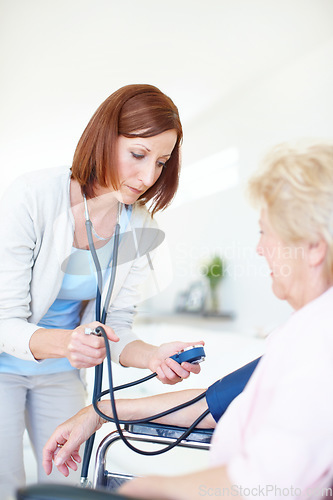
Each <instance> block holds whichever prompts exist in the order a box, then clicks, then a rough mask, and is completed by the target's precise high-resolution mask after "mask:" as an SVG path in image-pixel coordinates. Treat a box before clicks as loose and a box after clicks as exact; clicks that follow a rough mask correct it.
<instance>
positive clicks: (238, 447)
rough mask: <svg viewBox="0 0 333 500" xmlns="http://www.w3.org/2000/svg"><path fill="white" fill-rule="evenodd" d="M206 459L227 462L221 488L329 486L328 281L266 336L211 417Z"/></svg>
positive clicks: (273, 493) (332, 468)
mask: <svg viewBox="0 0 333 500" xmlns="http://www.w3.org/2000/svg"><path fill="white" fill-rule="evenodd" d="M211 464H212V465H213V466H216V465H226V466H227V470H228V475H229V478H230V480H231V482H232V484H233V486H232V488H233V491H231V492H224V495H226V494H228V493H229V495H230V496H232V495H234V496H235V494H236V493H238V494H240V495H242V496H243V498H252V497H260V496H262V497H264V498H275V499H276V498H285V497H287V498H288V499H291V498H307V499H309V498H322V496H324V494H325V493H327V491H326V488H328V487H330V486H332V484H333V288H330V289H329V290H328V291H327V292H325V293H324V294H323V295H321V296H320V297H319V298H317V299H315V300H314V301H312V302H310V303H309V304H307V305H306V306H305V307H303V308H302V309H300V310H298V311H297V312H294V313H293V314H292V316H291V317H290V319H289V320H288V321H287V322H286V323H285V324H284V325H283V326H282V327H280V328H279V329H277V330H275V331H274V332H273V333H272V334H271V335H270V336H269V338H268V340H267V349H266V353H265V355H264V356H263V358H262V359H261V360H260V362H259V364H258V366H257V368H256V369H255V371H254V374H253V376H252V377H251V379H250V381H249V383H248V384H247V386H246V387H245V390H244V391H243V393H242V394H240V396H238V397H237V398H236V399H235V400H234V401H233V403H232V404H231V405H230V406H229V408H228V410H227V411H226V413H225V414H224V415H223V417H222V418H221V420H220V421H219V423H218V425H217V428H216V431H215V433H214V437H213V442H212V449H211ZM328 493H330V492H329V491H328ZM215 494H216V492H215ZM331 496H333V492H332V494H331Z"/></svg>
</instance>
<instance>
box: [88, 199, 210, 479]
mask: <svg viewBox="0 0 333 500" xmlns="http://www.w3.org/2000/svg"><path fill="white" fill-rule="evenodd" d="M83 200H84V207H85V210H84V212H85V226H86V233H87V238H88V244H89V250H90V252H91V255H92V259H93V262H94V266H95V269H96V274H97V291H96V308H95V319H96V321H98V322H100V323H102V324H103V325H104V324H105V321H106V316H107V311H108V308H109V305H110V300H111V296H112V291H113V287H114V282H115V278H116V269H117V262H118V249H119V238H120V222H119V221H120V215H121V211H122V204H121V203H118V210H117V223H116V226H115V230H114V240H113V251H112V265H111V276H110V280H109V285H108V289H107V293H106V296H105V301H104V305H103V310H102V311H101V306H102V290H103V274H102V269H101V265H100V262H99V258H98V256H97V252H96V248H95V244H94V240H93V231H94V229H93V225H92V222H91V220H90V217H89V211H88V204H87V200H86V196H85V195H84V197H83ZM91 333H94V334H95V335H99V336H103V338H104V341H105V348H106V359H107V369H108V379H109V389H107V390H105V391H103V392H102V379H103V363H101V364H100V365H97V366H96V367H95V380H94V389H93V398H92V404H93V407H94V409H95V411H96V413H97V414H98V415H99V416H101V417H102V418H103V419H105V420H107V421H109V422H113V423H114V424H115V425H116V428H117V431H118V433H119V436H120V438H121V439H122V440H123V442H124V443H125V444H126V446H127V447H128V448H130V449H131V450H132V451H134V452H136V453H139V454H141V455H150V456H151V455H160V454H162V453H165V452H167V451H169V450H171V449H172V448H174V447H175V446H177V445H178V444H179V443H180V442H181V441H182V440H183V439H185V438H186V437H187V436H188V435H189V434H190V433H191V432H192V431H193V429H194V428H195V427H196V426H197V425H198V424H199V422H201V420H203V419H204V418H205V416H206V415H208V413H209V410H206V411H205V412H204V413H203V414H202V415H200V416H199V417H198V418H197V419H196V420H195V422H193V424H192V425H191V426H190V427H189V428H188V429H187V430H186V431H184V432H183V433H182V435H181V436H180V437H179V438H178V439H177V440H176V441H175V442H174V443H171V444H169V445H167V446H165V447H164V448H162V449H160V450H156V451H145V450H141V449H139V448H136V447H135V446H133V445H132V444H131V443H130V442H129V441H128V439H127V438H126V437H125V436H124V434H123V430H122V428H121V426H120V424H139V423H148V422H151V421H152V420H156V419H157V418H161V417H164V416H166V415H169V414H170V413H173V412H174V411H177V410H181V409H182V408H185V407H186V406H189V405H191V404H193V403H196V402H197V401H199V400H200V399H202V398H203V397H204V396H205V394H206V392H203V393H202V394H200V395H199V396H196V397H195V398H194V399H192V400H190V401H186V402H185V403H182V404H181V405H178V406H176V407H174V408H170V409H169V410H166V411H164V412H161V413H159V414H157V415H152V416H150V417H146V418H142V419H139V420H120V419H119V418H118V414H117V409H116V403H115V398H114V392H116V391H120V390H122V389H127V388H129V387H133V386H134V385H138V384H141V383H143V382H146V381H147V380H150V379H152V378H154V377H156V376H157V373H152V374H151V375H148V376H147V377H144V378H141V379H139V380H135V381H133V382H129V383H127V384H123V385H120V386H117V387H114V386H113V376H112V362H111V352H110V345H109V340H108V338H107V335H106V333H105V330H104V328H103V327H102V326H99V327H97V328H96V329H95V331H93V332H91ZM107 394H110V400H111V408H112V415H113V418H111V417H109V416H108V415H106V414H105V413H103V412H102V411H101V410H100V409H99V408H98V406H97V403H98V402H99V401H100V400H101V398H102V397H103V396H105V395H107ZM94 441H95V434H92V435H91V436H90V438H89V439H88V440H87V441H86V444H85V449H84V456H83V460H82V469H81V485H83V486H87V485H88V469H89V463H90V458H91V453H92V449H93V445H94Z"/></svg>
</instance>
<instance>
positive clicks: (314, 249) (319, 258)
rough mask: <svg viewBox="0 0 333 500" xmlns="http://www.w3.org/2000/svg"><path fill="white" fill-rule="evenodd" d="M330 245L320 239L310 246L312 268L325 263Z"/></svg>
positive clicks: (309, 259)
mask: <svg viewBox="0 0 333 500" xmlns="http://www.w3.org/2000/svg"><path fill="white" fill-rule="evenodd" d="M327 250H328V245H327V242H326V241H325V240H324V239H323V238H320V239H319V240H318V241H316V242H315V243H310V245H309V258H308V261H309V265H310V266H311V267H317V266H320V265H321V264H323V263H324V262H325V259H326V256H327Z"/></svg>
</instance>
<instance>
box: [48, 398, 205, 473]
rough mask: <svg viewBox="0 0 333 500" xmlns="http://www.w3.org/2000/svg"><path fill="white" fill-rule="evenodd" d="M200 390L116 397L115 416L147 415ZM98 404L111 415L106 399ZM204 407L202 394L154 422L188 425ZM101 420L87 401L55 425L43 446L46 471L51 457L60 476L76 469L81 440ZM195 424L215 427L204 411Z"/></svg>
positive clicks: (124, 418) (127, 418)
mask: <svg viewBox="0 0 333 500" xmlns="http://www.w3.org/2000/svg"><path fill="white" fill-rule="evenodd" d="M203 392H204V389H187V390H185V391H177V392H169V393H166V394H158V395H156V396H150V397H147V398H139V399H119V400H117V401H116V408H117V413H118V418H119V419H120V420H136V419H141V418H147V417H149V416H152V415H155V414H157V413H160V412H162V411H164V410H167V409H169V408H173V407H175V406H178V405H179V404H182V403H184V402H185V401H190V400H191V399H193V398H195V397H196V396H199V395H200V394H202V393H203ZM99 408H100V410H101V411H102V412H103V413H105V414H106V415H108V416H110V417H112V410H111V405H110V401H109V400H104V401H101V402H100V403H99ZM207 408H208V406H207V402H206V398H205V397H203V398H202V399H200V400H199V401H197V402H196V403H194V404H192V405H190V406H187V407H186V408H183V409H182V410H178V411H176V412H174V413H171V414H170V415H167V416H165V417H163V418H160V419H158V420H156V422H157V423H163V424H166V425H177V426H180V427H188V426H189V425H191V424H192V423H193V422H194V421H195V420H196V419H197V418H198V417H199V416H200V415H202V414H203V413H204V412H205V411H206V410H207ZM105 422H106V420H103V419H102V418H101V417H99V416H98V415H97V413H96V412H95V410H94V408H93V407H92V406H91V405H90V406H87V407H86V408H83V409H82V410H81V411H79V412H78V413H77V414H76V415H74V417H72V418H70V419H69V420H67V421H66V422H64V423H63V424H61V425H59V426H58V427H57V428H56V430H55V431H54V433H53V434H52V436H51V437H50V439H49V440H48V441H47V443H46V445H45V446H44V451H43V466H44V469H45V472H46V474H50V473H51V471H52V462H53V461H54V464H55V465H56V466H57V468H58V470H59V471H60V472H61V473H62V474H63V475H64V476H68V474H69V469H73V470H76V469H77V465H76V462H80V461H81V458H80V455H79V451H80V446H81V444H82V443H84V442H85V441H86V440H87V439H88V438H89V437H90V436H91V435H92V434H93V433H94V432H96V431H97V430H98V429H100V428H101V426H102V425H103V423H105ZM198 427H201V428H213V427H215V420H214V419H213V417H212V416H211V415H210V414H208V415H207V416H206V417H205V418H204V419H203V420H202V421H201V422H200V424H199V426H198Z"/></svg>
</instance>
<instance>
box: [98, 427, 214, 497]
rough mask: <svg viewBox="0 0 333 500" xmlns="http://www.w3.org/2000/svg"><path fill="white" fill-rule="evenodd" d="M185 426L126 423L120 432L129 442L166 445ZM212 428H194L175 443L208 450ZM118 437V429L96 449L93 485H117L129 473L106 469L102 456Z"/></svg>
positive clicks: (125, 478) (105, 486) (175, 437)
mask: <svg viewBox="0 0 333 500" xmlns="http://www.w3.org/2000/svg"><path fill="white" fill-rule="evenodd" d="M185 430H186V429H185V428H182V427H175V426H165V425H161V424H150V423H149V424H126V425H125V426H124V431H123V434H124V436H125V437H126V438H127V439H129V440H131V441H139V442H144V443H153V444H161V445H168V444H172V443H174V442H175V441H176V440H177V439H178V438H179V437H180V436H181V435H182V434H183V432H184V431H185ZM212 433H213V429H195V430H194V431H193V432H191V434H190V435H189V436H188V437H187V438H185V439H184V440H182V441H181V442H180V443H179V444H178V445H177V446H181V447H184V448H194V449H198V450H209V448H210V441H211V437H212ZM120 439H121V437H120V434H119V432H118V431H117V430H116V431H113V432H111V433H110V434H108V435H107V436H105V438H104V439H103V440H102V441H101V443H100V445H99V446H98V449H97V452H96V461H95V472H94V478H93V488H96V489H98V488H108V489H110V490H112V489H114V488H117V487H118V486H120V484H122V483H123V482H124V481H127V480H129V479H131V478H132V477H133V476H131V475H126V474H120V473H114V472H109V471H107V470H106V457H107V453H108V451H109V449H110V447H111V446H112V445H113V444H114V443H116V442H117V441H119V440H120Z"/></svg>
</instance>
